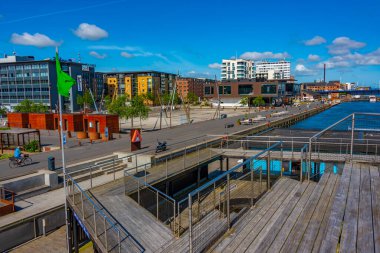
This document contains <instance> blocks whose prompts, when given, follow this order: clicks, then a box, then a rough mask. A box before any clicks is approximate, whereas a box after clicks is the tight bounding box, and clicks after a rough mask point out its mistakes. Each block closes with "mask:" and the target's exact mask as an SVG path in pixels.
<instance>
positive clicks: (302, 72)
mask: <svg viewBox="0 0 380 253" xmlns="http://www.w3.org/2000/svg"><path fill="white" fill-rule="evenodd" d="M295 70H296V71H295V73H296V74H297V75H299V76H312V75H315V71H314V70H312V69H309V68H307V67H306V66H305V65H303V64H297V65H296V69H295Z"/></svg>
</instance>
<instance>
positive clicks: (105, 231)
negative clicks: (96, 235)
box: [103, 216, 108, 252]
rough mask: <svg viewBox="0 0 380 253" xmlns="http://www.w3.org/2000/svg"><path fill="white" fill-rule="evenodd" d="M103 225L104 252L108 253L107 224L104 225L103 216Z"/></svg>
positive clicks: (104, 219) (104, 218)
mask: <svg viewBox="0 0 380 253" xmlns="http://www.w3.org/2000/svg"><path fill="white" fill-rule="evenodd" d="M103 224H104V239H105V242H106V250H107V252H108V239H107V224H106V217H105V216H103Z"/></svg>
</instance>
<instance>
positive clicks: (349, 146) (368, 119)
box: [308, 113, 380, 166]
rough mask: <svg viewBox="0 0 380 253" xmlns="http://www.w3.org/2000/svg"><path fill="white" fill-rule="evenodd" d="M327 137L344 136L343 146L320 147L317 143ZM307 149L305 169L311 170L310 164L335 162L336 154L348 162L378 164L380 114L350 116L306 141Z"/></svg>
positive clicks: (379, 157) (335, 144)
mask: <svg viewBox="0 0 380 253" xmlns="http://www.w3.org/2000/svg"><path fill="white" fill-rule="evenodd" d="M331 135H335V136H336V135H340V136H344V138H345V142H344V143H343V142H341V143H334V142H331V143H327V144H326V143H323V145H322V143H321V140H323V139H324V138H326V136H331ZM342 145H343V147H342ZM308 146H309V154H308V157H309V166H311V164H310V163H311V161H312V160H321V159H326V158H330V159H336V158H337V156H336V155H337V154H339V155H341V157H342V158H343V159H345V160H350V161H351V160H360V161H370V162H379V161H380V155H379V152H380V114H378V113H353V114H350V115H348V116H346V117H344V118H343V119H341V120H339V121H337V122H336V123H334V124H332V125H330V126H329V127H327V128H325V129H323V130H322V131H320V132H318V133H316V134H315V135H313V136H312V137H310V139H309V145H308ZM338 146H339V152H338V148H337V147H338Z"/></svg>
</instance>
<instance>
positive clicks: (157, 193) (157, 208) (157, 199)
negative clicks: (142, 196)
mask: <svg viewBox="0 0 380 253" xmlns="http://www.w3.org/2000/svg"><path fill="white" fill-rule="evenodd" d="M156 198H157V213H156V215H157V220H158V191H157V192H156Z"/></svg>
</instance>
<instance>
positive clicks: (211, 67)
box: [208, 62, 222, 69]
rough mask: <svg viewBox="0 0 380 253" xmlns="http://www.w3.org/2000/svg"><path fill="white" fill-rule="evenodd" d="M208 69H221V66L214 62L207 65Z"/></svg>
mask: <svg viewBox="0 0 380 253" xmlns="http://www.w3.org/2000/svg"><path fill="white" fill-rule="evenodd" d="M208 67H209V68H210V69H221V68H222V64H220V63H217V62H215V63H211V64H209V65H208Z"/></svg>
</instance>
